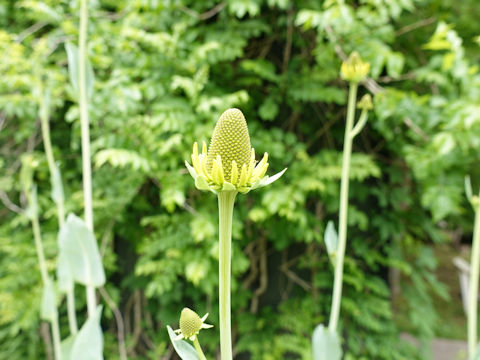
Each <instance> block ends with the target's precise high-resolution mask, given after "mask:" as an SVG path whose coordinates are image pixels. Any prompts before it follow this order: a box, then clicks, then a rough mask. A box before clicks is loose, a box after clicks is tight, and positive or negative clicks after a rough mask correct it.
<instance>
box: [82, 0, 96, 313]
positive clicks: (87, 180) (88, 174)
mask: <svg viewBox="0 0 480 360" xmlns="http://www.w3.org/2000/svg"><path fill="white" fill-rule="evenodd" d="M87 24H88V7H87V0H81V3H80V30H79V40H78V42H79V44H78V64H79V69H78V77H79V79H78V88H79V107H80V123H81V131H82V172H83V201H84V210H85V223H86V225H87V227H88V228H89V229H90V230H92V231H93V206H92V164H91V159H90V122H89V119H88V99H87V76H86V75H87V71H86V68H87V66H86V65H87V61H86V52H87V51H86V50H87ZM87 307H88V316H89V317H91V316H94V315H95V309H96V307H97V301H96V299H95V288H94V287H93V286H91V285H87Z"/></svg>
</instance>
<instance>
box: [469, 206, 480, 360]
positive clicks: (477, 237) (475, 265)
mask: <svg viewBox="0 0 480 360" xmlns="http://www.w3.org/2000/svg"><path fill="white" fill-rule="evenodd" d="M472 242H473V246H472V255H471V260H470V266H471V270H470V286H469V291H468V293H469V296H468V355H469V359H473V358H474V356H475V352H476V347H477V305H478V278H479V265H480V206H478V205H477V206H476V207H475V225H474V228H473V239H472Z"/></svg>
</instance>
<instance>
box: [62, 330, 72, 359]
mask: <svg viewBox="0 0 480 360" xmlns="http://www.w3.org/2000/svg"><path fill="white" fill-rule="evenodd" d="M74 343H75V336H73V335H70V336H69V337H68V338H66V339H65V340H63V341H62V343H61V344H60V351H61V352H62V360H63V359H65V360H70V359H71V358H72V357H71V356H72V349H73V344H74Z"/></svg>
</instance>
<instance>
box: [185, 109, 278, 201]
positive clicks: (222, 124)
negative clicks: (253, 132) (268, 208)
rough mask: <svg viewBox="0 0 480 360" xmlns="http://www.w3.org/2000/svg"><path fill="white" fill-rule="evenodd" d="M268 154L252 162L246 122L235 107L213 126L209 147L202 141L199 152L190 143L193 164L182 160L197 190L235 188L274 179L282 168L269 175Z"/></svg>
mask: <svg viewBox="0 0 480 360" xmlns="http://www.w3.org/2000/svg"><path fill="white" fill-rule="evenodd" d="M267 161H268V154H267V153H265V154H264V156H263V158H262V160H261V161H260V162H258V163H257V162H256V161H255V150H254V149H253V148H252V147H251V145H250V135H249V134H248V128H247V122H246V121H245V117H244V116H243V114H242V112H241V111H240V110H238V109H229V110H227V111H225V112H224V113H223V114H222V116H220V119H219V120H218V122H217V125H216V126H215V130H214V131H213V135H212V139H211V141H210V147H209V149H208V151H207V145H206V144H205V143H203V147H202V153H201V154H200V153H199V151H198V144H197V143H194V144H193V153H192V165H193V166H192V165H190V164H189V163H188V162H187V161H185V166H186V167H187V169H188V171H189V173H190V175H191V176H192V177H193V178H194V179H195V186H196V187H197V188H198V189H200V190H210V191H212V192H214V193H218V192H220V191H238V192H241V193H247V192H249V191H250V190H253V189H256V188H259V187H263V186H266V185H268V184H270V183H272V182H274V181H275V180H277V179H278V178H279V177H280V176H282V174H283V173H284V172H285V170H286V169H285V170H283V171H281V172H279V173H278V174H276V175H274V176H272V177H268V176H265V173H266V172H267V168H268V162H267Z"/></svg>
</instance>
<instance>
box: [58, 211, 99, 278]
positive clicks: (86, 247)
mask: <svg viewBox="0 0 480 360" xmlns="http://www.w3.org/2000/svg"><path fill="white" fill-rule="evenodd" d="M58 243H59V246H60V252H61V253H62V252H64V254H61V255H60V256H65V259H66V261H67V262H68V266H69V268H70V271H71V274H72V275H73V278H74V279H75V281H77V282H79V283H81V284H83V285H90V286H95V287H99V286H102V285H103V284H105V272H104V270H103V265H102V260H101V257H100V252H99V251H98V245H97V240H96V239H95V235H94V234H93V233H92V231H91V230H90V229H89V228H88V227H87V225H86V224H85V222H84V221H83V220H82V219H80V218H79V217H77V216H75V215H74V214H70V215H68V218H67V221H66V222H65V224H64V226H62V228H61V229H60V233H59V234H58Z"/></svg>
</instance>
